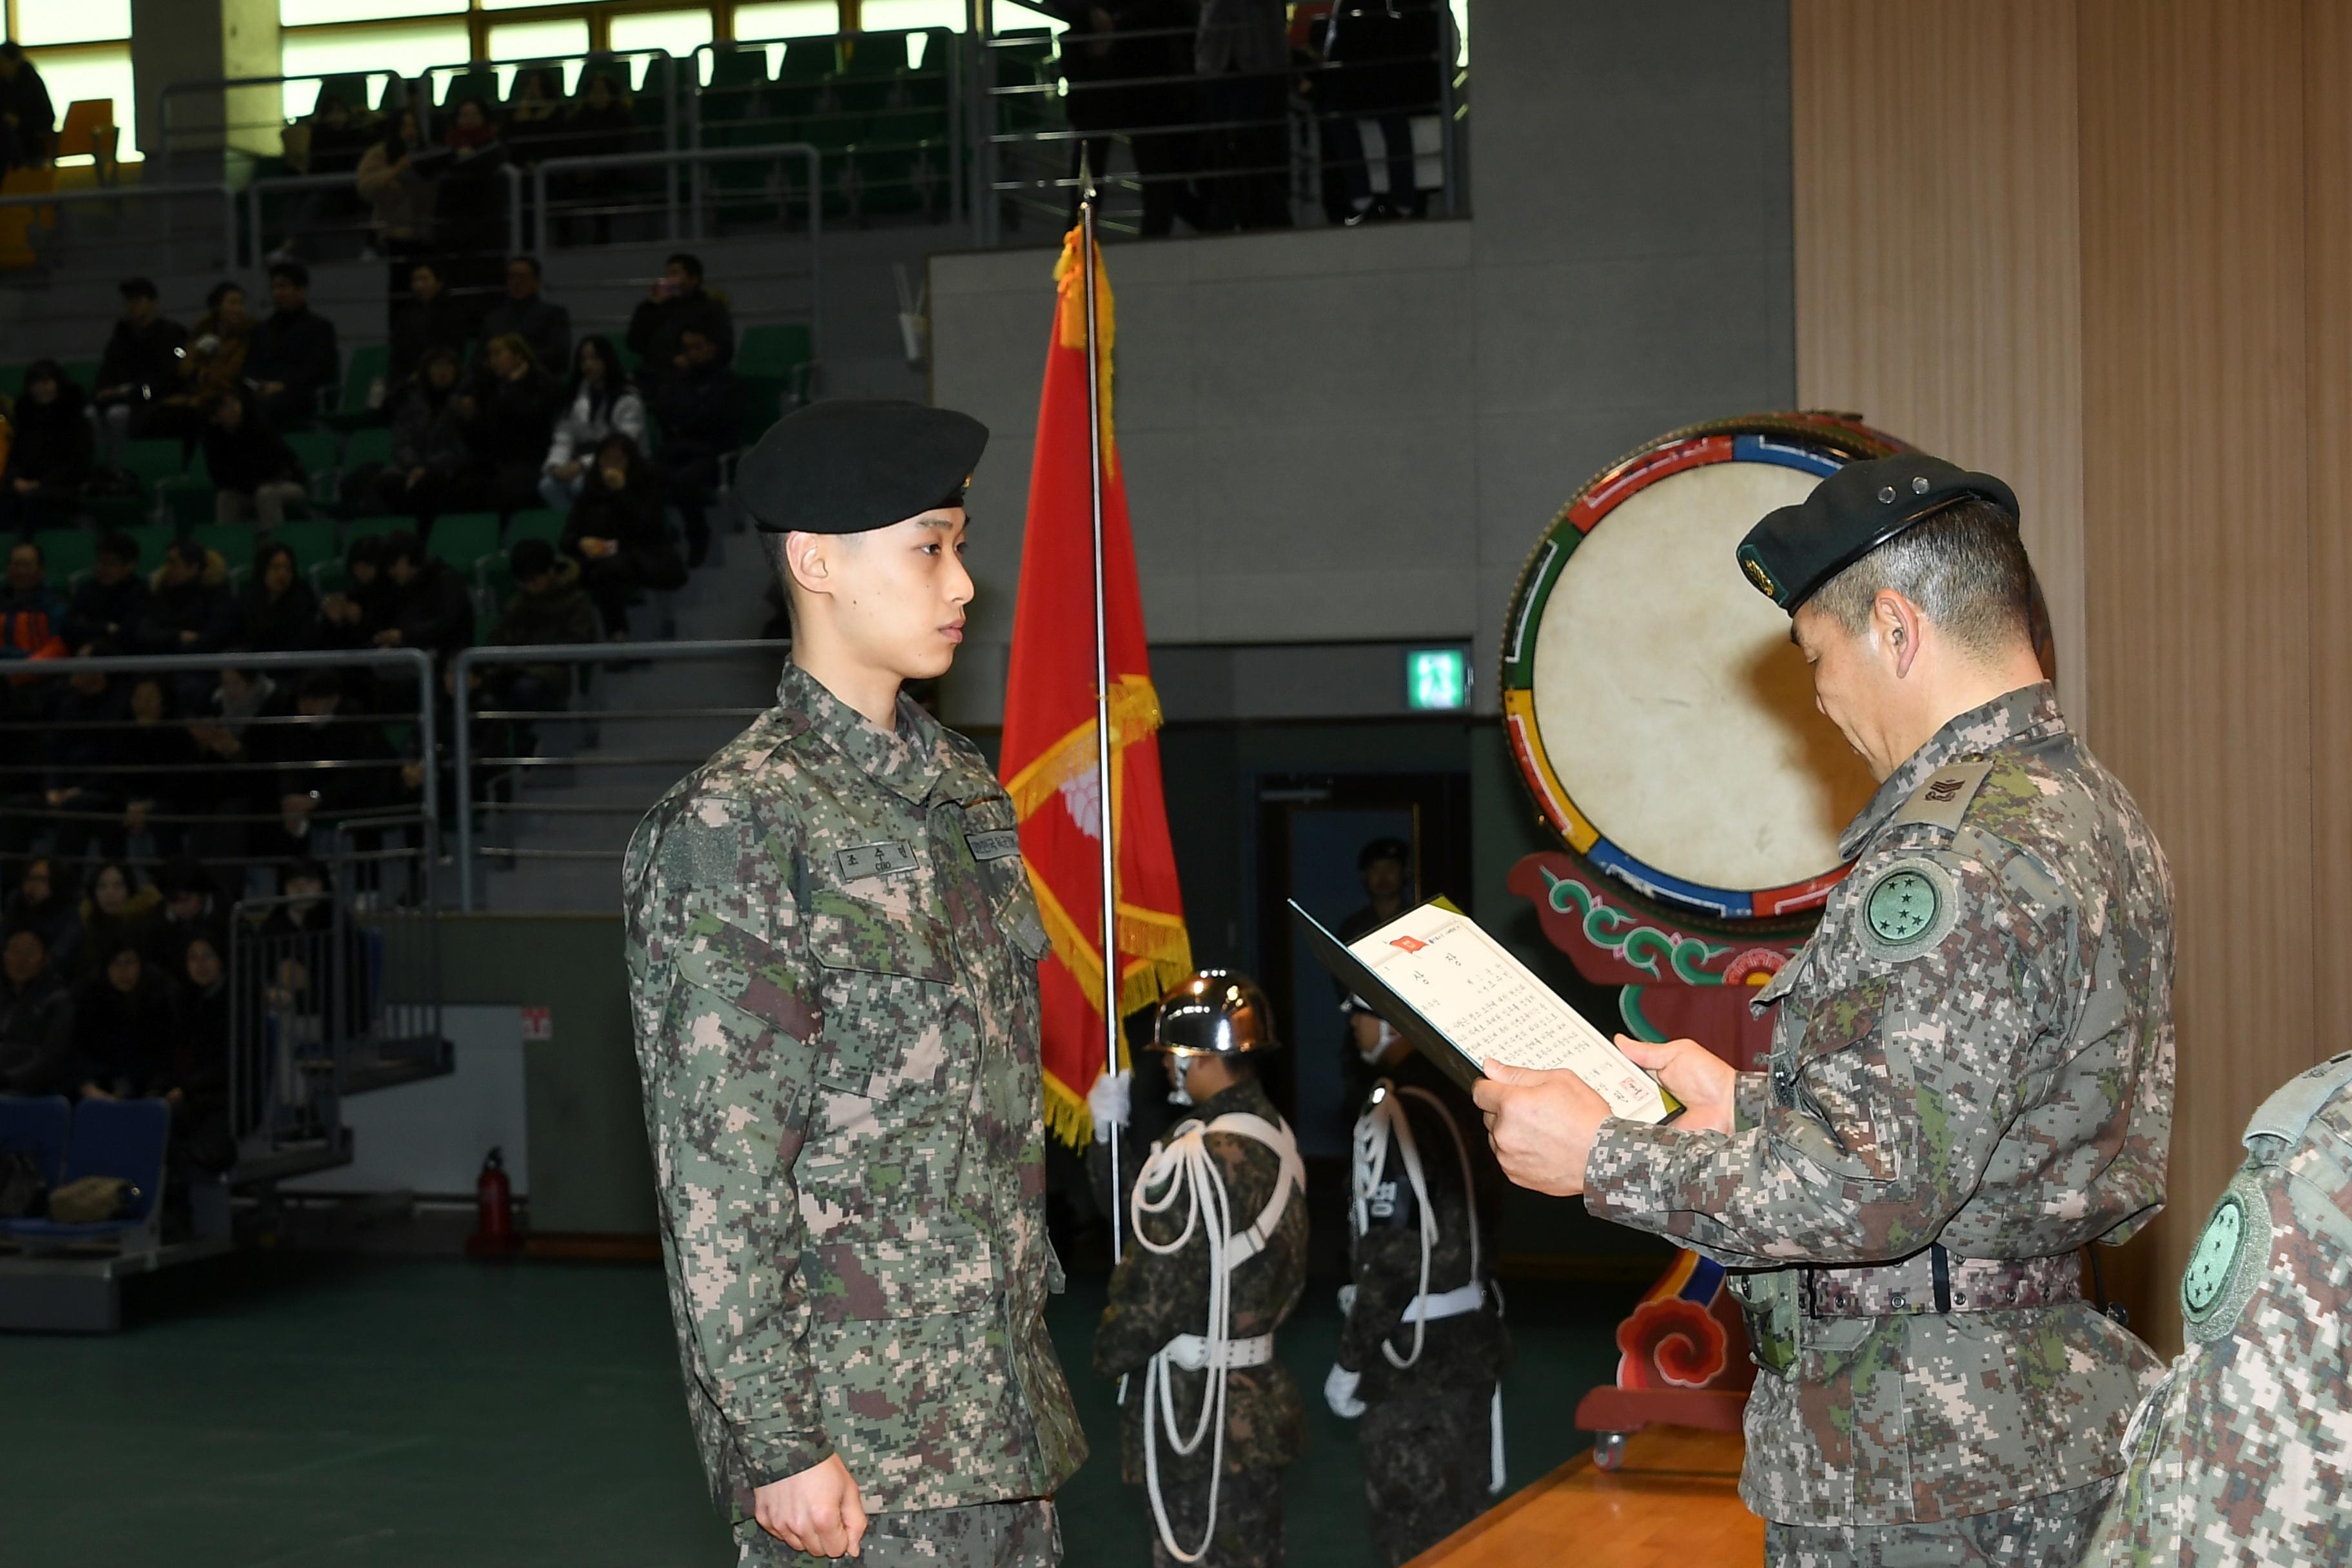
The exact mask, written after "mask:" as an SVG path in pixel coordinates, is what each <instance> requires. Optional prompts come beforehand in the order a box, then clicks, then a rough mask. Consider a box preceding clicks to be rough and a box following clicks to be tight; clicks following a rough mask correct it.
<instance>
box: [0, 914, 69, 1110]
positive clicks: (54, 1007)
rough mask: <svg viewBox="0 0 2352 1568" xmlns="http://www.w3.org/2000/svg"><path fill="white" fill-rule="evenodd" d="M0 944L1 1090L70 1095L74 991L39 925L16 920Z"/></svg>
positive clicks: (7, 1092) (29, 1093) (1, 1091)
mask: <svg viewBox="0 0 2352 1568" xmlns="http://www.w3.org/2000/svg"><path fill="white" fill-rule="evenodd" d="M6 931H7V938H6V942H5V946H0V1094H26V1095H45V1094H68V1093H70V1092H72V1090H73V1088H74V1084H73V1081H72V1079H71V1078H70V1076H69V1075H70V1072H71V1070H72V1061H73V1043H74V1016H73V993H72V990H71V989H70V988H69V987H68V985H67V984H66V983H65V981H64V979H63V978H61V977H60V976H59V975H58V969H57V965H56V964H54V963H51V961H50V957H49V949H48V944H47V942H45V941H43V940H42V935H41V932H40V931H39V930H38V929H37V928H36V927H33V926H29V925H19V924H17V923H16V922H14V921H11V922H10V923H9V924H8V926H7V928H6Z"/></svg>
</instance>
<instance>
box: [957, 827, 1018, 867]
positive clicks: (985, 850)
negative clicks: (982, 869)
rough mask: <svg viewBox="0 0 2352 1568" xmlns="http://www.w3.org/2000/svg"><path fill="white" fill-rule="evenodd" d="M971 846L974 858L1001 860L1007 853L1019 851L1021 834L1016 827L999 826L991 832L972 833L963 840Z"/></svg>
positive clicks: (1016, 853) (1011, 853)
mask: <svg viewBox="0 0 2352 1568" xmlns="http://www.w3.org/2000/svg"><path fill="white" fill-rule="evenodd" d="M964 842H965V843H967V844H969V845H971V858H973V859H975V860H1002V859H1003V858H1005V857H1006V856H1007V855H1018V854H1020V853H1021V834H1020V831H1019V830H1018V829H1017V828H1011V827H1001V828H998V829H996V830H995V831H994V832H991V833H974V834H971V835H970V836H969V837H966V838H965V840H964Z"/></svg>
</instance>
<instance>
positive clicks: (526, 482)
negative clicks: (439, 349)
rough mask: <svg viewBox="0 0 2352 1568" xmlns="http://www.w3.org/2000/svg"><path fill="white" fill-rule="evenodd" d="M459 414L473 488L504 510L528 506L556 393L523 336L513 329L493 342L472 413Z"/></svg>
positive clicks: (536, 493) (475, 391)
mask: <svg viewBox="0 0 2352 1568" xmlns="http://www.w3.org/2000/svg"><path fill="white" fill-rule="evenodd" d="M460 413H461V416H463V417H464V418H465V420H466V446H467V453H468V462H467V467H468V468H469V469H470V470H471V471H472V473H473V476H474V483H473V487H472V488H473V489H475V490H476V491H477V493H478V494H480V495H481V496H483V497H484V498H485V499H487V500H488V502H489V504H490V506H491V507H492V508H494V509H495V510H498V511H499V513H501V514H506V513H511V512H518V511H521V510H525V509H527V508H528V507H530V505H531V504H532V503H533V502H534V501H535V500H537V499H538V496H539V478H540V472H541V468H540V465H541V463H542V462H543V461H544V460H545V458H546V456H547V442H548V428H549V426H551V425H552V424H553V423H554V419H555V395H554V391H553V388H552V387H551V386H550V384H549V383H548V379H547V376H546V374H544V373H542V372H541V369H540V368H539V362H538V361H537V360H536V359H534V358H533V357H532V355H531V352H530V344H529V343H527V342H524V341H523V340H522V338H521V337H520V336H519V335H517V334H515V333H513V332H509V333H507V334H506V335H505V336H503V337H496V338H492V339H491V340H490V341H489V342H488V345H487V346H486V347H485V348H484V349H483V351H482V370H481V374H479V375H478V376H476V377H475V381H474V388H473V399H472V409H471V412H470V413H466V412H465V411H464V410H463V409H462V408H461V410H460Z"/></svg>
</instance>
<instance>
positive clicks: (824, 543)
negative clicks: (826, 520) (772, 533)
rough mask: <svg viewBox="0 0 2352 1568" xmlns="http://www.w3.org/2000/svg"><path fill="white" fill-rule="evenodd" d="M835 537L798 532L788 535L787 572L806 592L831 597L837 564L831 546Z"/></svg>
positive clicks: (786, 537) (786, 546)
mask: <svg viewBox="0 0 2352 1568" xmlns="http://www.w3.org/2000/svg"><path fill="white" fill-rule="evenodd" d="M835 537H836V536H835V535H833V534H827V533H803V532H801V531H798V530H795V531H793V532H791V533H787V534H786V535H784V570H785V571H786V572H788V573H790V574H792V579H793V582H794V583H795V584H799V585H800V587H801V588H802V589H803V590H804V591H805V592H808V593H811V594H829V593H831V592H832V591H833V561H832V555H831V552H830V550H829V549H828V546H829V544H830V543H831V542H832V541H833V539H834V538H835Z"/></svg>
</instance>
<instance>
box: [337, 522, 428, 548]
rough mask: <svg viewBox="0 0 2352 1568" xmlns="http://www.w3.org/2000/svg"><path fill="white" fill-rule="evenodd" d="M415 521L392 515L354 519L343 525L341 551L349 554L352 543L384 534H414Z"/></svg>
mask: <svg viewBox="0 0 2352 1568" xmlns="http://www.w3.org/2000/svg"><path fill="white" fill-rule="evenodd" d="M415 531H416V520H415V518H413V517H407V516H404V515H399V514H394V515H391V516H384V515H378V516H375V517H355V518H353V519H352V520H351V521H349V522H347V523H345V524H343V549H344V550H345V551H346V552H349V550H350V549H351V545H352V541H353V540H355V539H372V538H375V537H378V536H380V535H383V534H386V533H414V532H415Z"/></svg>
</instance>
